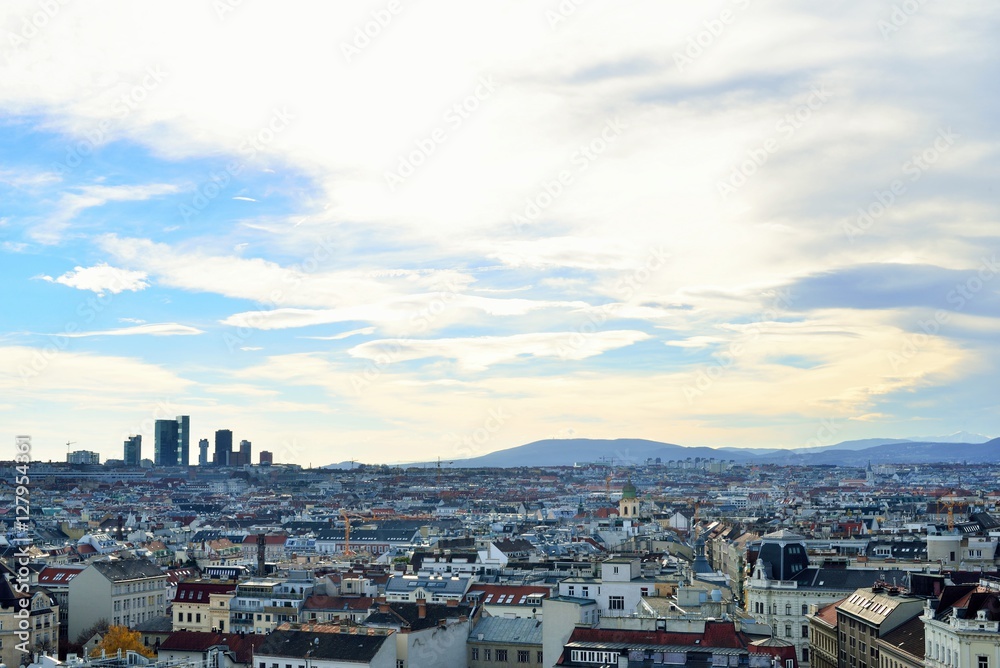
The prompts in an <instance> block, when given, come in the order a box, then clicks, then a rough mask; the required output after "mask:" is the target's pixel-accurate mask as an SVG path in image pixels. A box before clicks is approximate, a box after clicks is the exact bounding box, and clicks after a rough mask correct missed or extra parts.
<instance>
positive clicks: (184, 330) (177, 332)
mask: <svg viewBox="0 0 1000 668" xmlns="http://www.w3.org/2000/svg"><path fill="white" fill-rule="evenodd" d="M204 333H205V332H204V331H203V330H200V329H197V328H195V327H189V326H187V325H179V324H177V323H176V322H162V323H151V324H148V325H136V326H135V327H121V328H119V329H105V330H103V331H94V332H73V333H63V334H60V336H68V337H70V338H83V337H87V336H133V335H140V334H146V335H149V336H191V335H194V334H204Z"/></svg>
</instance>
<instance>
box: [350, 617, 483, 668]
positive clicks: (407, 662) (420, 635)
mask: <svg viewBox="0 0 1000 668" xmlns="http://www.w3.org/2000/svg"><path fill="white" fill-rule="evenodd" d="M470 612H471V609H470V608H469V607H468V606H464V605H460V604H459V603H458V602H457V601H449V602H448V603H446V604H444V605H441V604H437V605H434V604H427V603H425V602H424V601H417V602H416V603H389V602H385V603H379V607H378V610H377V611H376V612H373V613H372V614H371V615H369V617H368V618H367V619H366V620H365V622H364V625H365V626H366V627H369V628H371V629H376V630H382V631H395V632H396V633H395V635H394V636H393V637H394V639H395V645H396V666H398V668H424V666H430V667H431V668H433V667H434V666H442V667H444V666H462V665H464V664H465V661H466V657H467V648H466V644H467V641H468V638H469V632H470V631H471V622H470V621H469V614H470Z"/></svg>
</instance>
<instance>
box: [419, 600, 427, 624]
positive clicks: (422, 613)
mask: <svg viewBox="0 0 1000 668" xmlns="http://www.w3.org/2000/svg"><path fill="white" fill-rule="evenodd" d="M417 617H419V618H420V619H424V618H426V617H427V599H424V598H418V599H417Z"/></svg>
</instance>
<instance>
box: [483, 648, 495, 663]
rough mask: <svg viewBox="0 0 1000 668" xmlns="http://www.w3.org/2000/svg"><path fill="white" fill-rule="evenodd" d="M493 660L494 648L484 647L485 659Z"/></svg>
mask: <svg viewBox="0 0 1000 668" xmlns="http://www.w3.org/2000/svg"><path fill="white" fill-rule="evenodd" d="M492 660H493V650H491V649H490V648H489V647H486V648H484V649H483V661H492Z"/></svg>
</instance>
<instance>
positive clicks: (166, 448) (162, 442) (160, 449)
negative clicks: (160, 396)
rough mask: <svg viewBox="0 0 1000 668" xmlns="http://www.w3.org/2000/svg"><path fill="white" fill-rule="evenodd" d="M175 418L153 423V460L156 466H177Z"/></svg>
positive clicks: (176, 425) (176, 424)
mask: <svg viewBox="0 0 1000 668" xmlns="http://www.w3.org/2000/svg"><path fill="white" fill-rule="evenodd" d="M178 424H179V423H178V422H177V420H157V421H156V423H155V424H154V425H153V439H154V444H153V448H154V450H155V457H154V459H153V462H154V463H155V464H156V465H157V466H177V427H178Z"/></svg>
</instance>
